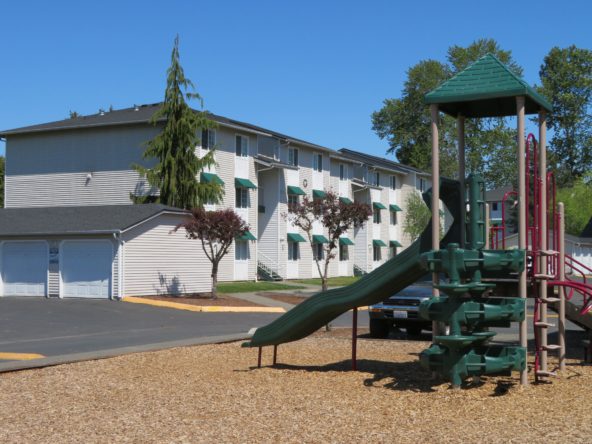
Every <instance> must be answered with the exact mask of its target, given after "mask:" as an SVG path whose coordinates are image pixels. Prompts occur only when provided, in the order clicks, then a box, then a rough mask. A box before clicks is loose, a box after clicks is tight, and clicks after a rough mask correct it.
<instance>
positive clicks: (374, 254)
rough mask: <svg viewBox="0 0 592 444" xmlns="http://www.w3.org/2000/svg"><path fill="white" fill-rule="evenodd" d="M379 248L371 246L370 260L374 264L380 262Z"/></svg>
mask: <svg viewBox="0 0 592 444" xmlns="http://www.w3.org/2000/svg"><path fill="white" fill-rule="evenodd" d="M380 248H381V247H379V246H378V245H373V246H372V259H373V260H374V262H380V261H381V260H382V251H381V250H380Z"/></svg>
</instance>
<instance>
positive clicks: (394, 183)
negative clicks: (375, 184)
mask: <svg viewBox="0 0 592 444" xmlns="http://www.w3.org/2000/svg"><path fill="white" fill-rule="evenodd" d="M390 186H391V190H396V189H397V176H391V182H390Z"/></svg>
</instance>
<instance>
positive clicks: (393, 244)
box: [389, 240, 403, 247]
mask: <svg viewBox="0 0 592 444" xmlns="http://www.w3.org/2000/svg"><path fill="white" fill-rule="evenodd" d="M389 245H390V246H391V247H402V246H403V245H401V243H400V242H399V241H396V240H392V241H390V242H389Z"/></svg>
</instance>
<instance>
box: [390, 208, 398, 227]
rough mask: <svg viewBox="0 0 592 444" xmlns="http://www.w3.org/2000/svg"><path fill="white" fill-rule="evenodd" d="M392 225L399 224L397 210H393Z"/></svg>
mask: <svg viewBox="0 0 592 444" xmlns="http://www.w3.org/2000/svg"><path fill="white" fill-rule="evenodd" d="M391 225H397V212H396V211H391Z"/></svg>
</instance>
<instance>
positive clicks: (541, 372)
mask: <svg viewBox="0 0 592 444" xmlns="http://www.w3.org/2000/svg"><path fill="white" fill-rule="evenodd" d="M535 374H536V375H537V376H557V373H555V372H548V371H545V370H537V371H536V373H535Z"/></svg>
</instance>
